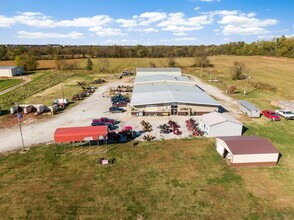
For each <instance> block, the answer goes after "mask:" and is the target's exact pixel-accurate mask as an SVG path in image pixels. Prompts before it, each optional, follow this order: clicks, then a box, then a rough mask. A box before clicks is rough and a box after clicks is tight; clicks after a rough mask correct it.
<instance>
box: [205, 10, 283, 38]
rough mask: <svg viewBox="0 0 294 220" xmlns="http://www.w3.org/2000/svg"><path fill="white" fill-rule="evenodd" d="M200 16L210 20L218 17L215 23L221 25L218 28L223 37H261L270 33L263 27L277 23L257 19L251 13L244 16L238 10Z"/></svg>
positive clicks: (214, 12) (274, 20)
mask: <svg viewBox="0 0 294 220" xmlns="http://www.w3.org/2000/svg"><path fill="white" fill-rule="evenodd" d="M200 14H203V15H209V16H210V19H212V20H214V19H215V17H216V16H217V17H219V20H218V22H217V23H219V24H220V25H222V26H221V27H220V28H221V29H222V32H223V34H224V35H232V34H238V35H263V34H267V33H269V32H270V31H268V30H267V29H265V27H267V26H270V25H276V24H277V23H278V20H276V19H258V18H256V14H255V13H253V12H250V13H248V14H245V13H242V12H240V11H238V10H231V11H230V10H218V11H209V12H202V13H200Z"/></svg>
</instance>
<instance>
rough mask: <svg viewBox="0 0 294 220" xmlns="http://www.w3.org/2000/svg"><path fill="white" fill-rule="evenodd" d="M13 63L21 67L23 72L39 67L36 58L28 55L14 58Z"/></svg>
mask: <svg viewBox="0 0 294 220" xmlns="http://www.w3.org/2000/svg"><path fill="white" fill-rule="evenodd" d="M15 63H16V65H17V66H22V67H23V69H24V70H25V71H32V70H35V69H37V67H38V65H39V64H38V60H37V57H35V56H32V55H29V54H23V55H18V56H16V57H15Z"/></svg>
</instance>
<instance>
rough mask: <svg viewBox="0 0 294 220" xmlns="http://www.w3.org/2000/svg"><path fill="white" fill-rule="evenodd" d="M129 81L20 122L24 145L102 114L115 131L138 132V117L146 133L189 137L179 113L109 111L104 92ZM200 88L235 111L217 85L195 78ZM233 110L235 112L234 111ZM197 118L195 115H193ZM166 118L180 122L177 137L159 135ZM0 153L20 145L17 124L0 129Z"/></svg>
mask: <svg viewBox="0 0 294 220" xmlns="http://www.w3.org/2000/svg"><path fill="white" fill-rule="evenodd" d="M196 80H197V79H196ZM124 81H125V82H129V79H128V78H127V79H125V80H119V81H115V82H110V83H108V84H105V85H102V86H100V87H99V88H98V89H97V90H96V92H95V93H94V94H93V95H92V96H90V97H88V98H86V99H85V100H83V101H81V102H80V103H79V104H78V105H77V106H74V107H73V108H71V109H69V110H66V111H65V112H63V113H61V114H57V115H55V116H54V117H53V118H50V119H48V118H47V119H44V120H43V119H42V120H40V121H34V122H32V123H31V122H30V123H28V122H25V121H24V122H22V130H23V137H24V143H25V146H26V147H28V146H31V145H35V144H39V143H51V142H53V135H54V131H55V129H56V128H59V127H72V126H88V125H90V124H91V121H92V119H94V118H99V117H101V116H106V117H110V118H113V119H115V120H118V121H120V123H119V124H118V126H119V128H118V129H119V130H120V129H122V128H123V127H124V126H126V125H131V126H132V127H133V128H134V130H135V131H141V130H142V126H141V124H140V122H141V121H142V120H145V121H148V122H150V124H151V125H152V127H153V131H152V132H150V133H149V132H148V134H151V135H152V136H154V137H155V138H156V139H171V138H184V137H189V136H190V135H192V134H191V132H189V131H188V130H187V129H186V126H185V120H187V119H189V118H190V117H182V116H181V117H180V116H166V117H131V116H130V113H129V111H128V112H125V113H113V114H111V113H109V112H108V109H109V107H110V106H111V102H110V98H109V97H107V94H108V93H107V91H108V90H109V89H110V88H111V87H116V86H118V85H120V84H122V83H124ZM197 81H198V82H197V83H199V86H200V87H203V88H204V89H205V90H206V92H207V93H208V94H210V95H213V96H214V97H217V98H219V100H218V101H219V102H220V103H222V102H224V103H225V104H226V105H225V107H226V108H228V110H230V111H231V110H234V111H235V109H236V108H235V104H234V101H233V99H232V98H230V97H227V96H226V95H224V94H223V93H222V92H221V91H220V90H218V89H217V88H215V87H213V86H210V85H208V86H207V85H206V84H204V83H203V82H201V81H199V80H197ZM235 113H236V112H235ZM193 118H194V119H196V120H197V117H193ZM169 120H173V121H175V122H177V123H178V124H179V125H180V128H179V130H180V131H182V134H181V135H179V136H177V135H174V134H172V133H170V134H161V133H160V130H159V129H157V127H158V126H159V125H161V124H164V123H167V122H168V121H169ZM0 140H1V142H0V152H7V151H14V150H17V149H20V148H21V147H22V144H21V138H20V132H19V127H18V126H17V125H16V126H13V127H11V128H5V129H0ZM138 140H143V135H141V136H139V137H138Z"/></svg>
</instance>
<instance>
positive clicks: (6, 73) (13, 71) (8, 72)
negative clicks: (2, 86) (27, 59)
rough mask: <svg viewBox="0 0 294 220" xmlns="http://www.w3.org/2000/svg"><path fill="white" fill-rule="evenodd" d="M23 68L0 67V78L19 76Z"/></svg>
mask: <svg viewBox="0 0 294 220" xmlns="http://www.w3.org/2000/svg"><path fill="white" fill-rule="evenodd" d="M22 73H23V68H22V67H18V66H0V77H13V76H20V75H21V74H22Z"/></svg>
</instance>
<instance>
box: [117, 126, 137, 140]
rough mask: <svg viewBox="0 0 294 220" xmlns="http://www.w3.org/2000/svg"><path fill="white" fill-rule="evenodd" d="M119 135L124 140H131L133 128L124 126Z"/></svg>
mask: <svg viewBox="0 0 294 220" xmlns="http://www.w3.org/2000/svg"><path fill="white" fill-rule="evenodd" d="M119 134H121V135H122V136H123V137H124V138H125V139H126V140H129V139H133V138H134V134H133V127H131V126H125V127H124V128H123V129H122V130H121V131H119Z"/></svg>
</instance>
